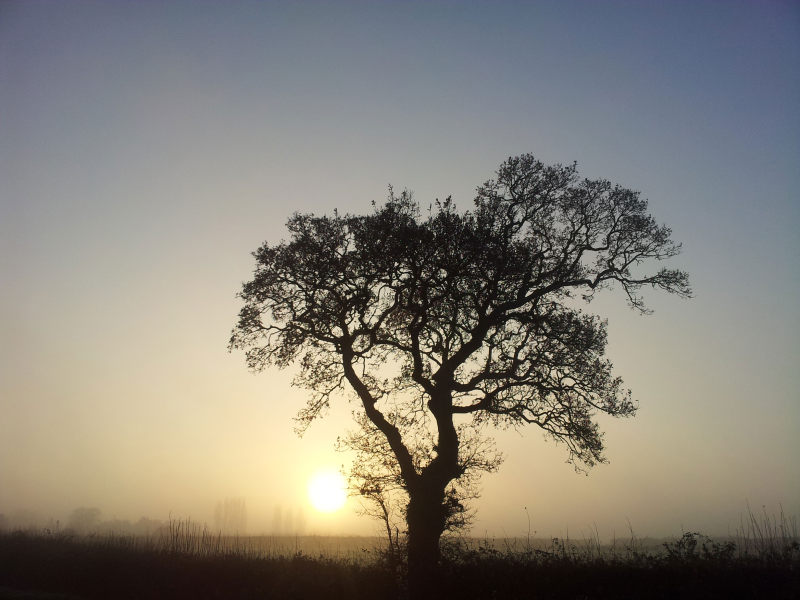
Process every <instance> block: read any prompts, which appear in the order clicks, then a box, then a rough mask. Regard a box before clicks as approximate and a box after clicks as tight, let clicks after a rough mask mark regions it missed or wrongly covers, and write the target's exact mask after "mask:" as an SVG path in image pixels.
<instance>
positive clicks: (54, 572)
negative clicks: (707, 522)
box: [0, 512, 800, 600]
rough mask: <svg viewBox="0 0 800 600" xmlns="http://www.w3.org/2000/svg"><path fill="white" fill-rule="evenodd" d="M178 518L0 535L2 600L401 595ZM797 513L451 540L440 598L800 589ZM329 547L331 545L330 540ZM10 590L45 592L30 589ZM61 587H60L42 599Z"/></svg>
mask: <svg viewBox="0 0 800 600" xmlns="http://www.w3.org/2000/svg"><path fill="white" fill-rule="evenodd" d="M270 541H272V542H274V541H275V540H269V539H267V538H263V537H261V538H256V537H236V536H223V535H221V534H214V533H212V532H210V531H209V530H207V529H206V528H205V527H202V526H200V525H198V524H196V523H193V522H191V521H172V522H170V524H169V526H168V527H167V528H165V529H164V530H163V531H162V532H161V533H160V534H159V535H156V536H151V537H133V536H119V535H102V536H83V537H81V536H75V535H71V534H69V533H56V534H52V533H50V534H47V533H42V532H24V531H14V532H4V533H0V598H28V599H34V598H36V599H38V598H42V599H44V598H48V597H49V598H53V600H55V599H56V598H67V597H69V598H72V599H75V598H78V599H86V600H89V599H94V598H103V599H106V598H130V599H156V598H163V599H167V598H175V599H181V598H193V599H205V598H208V599H211V598H220V599H222V598H225V599H229V598H236V599H249V598H252V599H256V598H258V599H270V598H291V599H298V600H299V599H305V598H322V599H324V600H335V599H345V598H346V599H348V600H350V599H353V600H358V599H361V598H363V599H367V598H370V599H371V598H387V599H392V598H404V595H405V586H404V583H403V572H404V566H403V565H402V564H392V563H391V561H389V560H388V558H387V555H386V553H382V552H380V551H378V550H374V549H370V548H365V549H363V550H361V551H356V550H350V549H348V550H346V551H344V552H341V551H340V550H339V549H337V550H336V552H335V555H333V554H332V553H331V552H319V553H317V554H313V555H312V554H308V553H305V552H303V551H302V550H299V549H298V548H299V546H300V545H301V544H300V541H299V540H296V541H295V548H294V550H292V549H291V547H287V546H286V545H283V546H280V547H279V546H276V545H275V544H274V543H272V544H270V543H269V542H270ZM799 542H800V538H799V537H798V533H797V526H796V522H795V521H793V520H790V519H786V518H785V517H784V515H783V514H781V515H780V516H778V517H774V518H772V517H769V516H768V515H766V513H765V514H762V515H754V514H753V513H752V512H750V513H749V515H748V518H747V519H743V520H742V523H741V527H740V529H739V530H738V531H737V532H736V533H735V535H733V536H731V537H730V538H726V539H722V540H713V539H711V538H708V537H706V536H704V535H701V534H699V533H695V532H687V533H685V534H683V535H682V536H681V537H680V538H677V539H675V540H672V541H669V542H666V543H663V544H662V545H661V546H660V547H657V548H656V547H652V546H651V547H647V545H646V544H645V543H644V542H643V540H640V539H638V538H637V537H636V536H635V535H633V533H631V536H630V539H628V540H626V541H624V542H619V541H617V542H615V543H613V544H610V545H603V544H601V543H600V540H599V538H598V537H597V536H593V537H591V538H589V539H584V540H581V541H577V542H573V541H571V540H568V539H567V540H562V539H553V540H550V541H549V542H544V543H542V542H540V541H536V540H531V539H530V538H523V539H518V540H501V541H500V542H497V541H494V540H481V541H475V540H470V539H465V538H450V539H446V540H444V541H443V560H442V574H441V580H440V588H441V590H442V594H441V597H442V598H450V597H453V598H460V599H465V600H469V599H483V598H495V599H504V598H538V599H542V600H548V599H565V600H566V599H570V600H572V599H587V600H588V599H612V598H613V599H622V598H631V599H632V598H665V599H666V598H689V599H691V598H726V599H727V598H753V599H755V598H777V599H781V598H787V599H788V598H798V597H800V543H799ZM329 549H330V548H329ZM11 590H37V591H38V592H37V593H36V594H33V593H29V594H28V595H24V594H21V593H20V592H12V591H11ZM45 593H49V594H61V595H60V596H46V595H43V594H45Z"/></svg>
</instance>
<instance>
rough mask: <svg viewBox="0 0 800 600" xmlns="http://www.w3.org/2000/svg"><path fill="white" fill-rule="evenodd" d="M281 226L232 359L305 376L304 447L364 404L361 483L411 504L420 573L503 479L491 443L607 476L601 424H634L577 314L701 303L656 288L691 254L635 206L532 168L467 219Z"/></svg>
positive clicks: (260, 266) (565, 172)
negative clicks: (533, 443) (542, 437)
mask: <svg viewBox="0 0 800 600" xmlns="http://www.w3.org/2000/svg"><path fill="white" fill-rule="evenodd" d="M287 227H288V230H289V233H290V240H289V241H288V242H282V243H280V244H275V245H271V244H269V243H265V244H264V245H263V246H261V247H260V248H259V249H258V250H257V251H256V252H255V253H254V256H255V259H256V270H255V272H254V275H253V278H252V280H251V281H249V282H247V283H245V284H244V285H243V288H242V291H241V293H240V297H241V298H242V300H243V301H244V305H243V307H242V309H241V311H240V313H239V319H238V323H237V325H236V327H235V328H234V331H233V334H232V336H231V341H230V347H231V349H234V348H236V349H243V350H245V352H246V358H247V363H248V365H249V366H250V367H251V368H252V369H254V370H261V369H264V368H266V367H268V366H270V365H275V366H278V367H286V366H288V365H290V364H294V363H297V364H299V366H300V372H299V374H298V376H297V378H296V380H295V383H296V384H297V385H300V386H303V387H306V388H308V389H309V390H310V396H309V401H308V404H307V406H306V407H305V408H304V409H302V410H301V411H300V413H299V416H298V418H299V424H300V425H299V427H300V430H301V431H302V430H303V429H304V428H305V427H307V426H308V425H309V424H310V423H311V422H312V421H313V420H314V419H316V418H317V417H319V416H320V415H322V414H324V412H325V411H326V410H327V408H328V406H329V404H330V402H331V399H332V397H333V395H334V394H336V393H338V392H340V391H342V390H345V389H349V390H351V391H352V392H353V393H354V394H355V398H356V401H357V402H358V404H359V408H358V409H357V411H356V415H357V418H356V420H357V423H358V429H357V430H356V431H355V432H354V433H352V434H350V435H349V436H346V437H344V438H343V439H342V441H341V443H342V444H343V445H344V446H345V447H349V448H352V449H354V450H355V451H356V455H357V460H356V463H355V465H354V468H353V472H352V473H351V481H353V483H354V487H355V489H356V490H358V491H362V492H364V493H365V495H366V497H367V498H368V499H370V498H371V499H372V500H374V501H375V500H377V501H378V508H379V509H380V512H381V513H382V512H383V508H385V507H386V506H387V504H386V502H391V501H389V500H387V494H389V495H390V496H391V495H392V494H394V497H395V498H397V495H396V492H397V491H398V490H401V491H402V492H404V493H405V494H407V498H408V502H407V504H406V506H405V518H406V521H407V523H408V527H409V529H408V531H409V552H410V553H413V552H414V551H415V550H414V549H415V548H417V547H418V546H417V545H416V542H415V540H421V539H423V538H424V540H425V541H424V543H421V545H420V546H419V551H420V554H421V555H422V554H425V555H426V558H425V561H427V562H430V561H431V560H435V554H436V552H438V550H434V549H433V548H434V546H438V538H439V535H440V534H441V533H442V531H444V530H446V529H448V528H453V527H461V526H464V525H466V524H468V522H469V510H468V508H467V507H466V504H465V503H466V501H467V500H468V499H469V498H471V497H474V496H475V495H476V486H475V484H476V481H477V477H478V476H479V474H480V473H481V472H486V471H492V470H494V469H496V468H497V467H498V465H499V463H500V455H499V454H497V452H496V451H495V450H494V446H493V444H492V442H491V440H490V439H489V438H488V436H487V433H486V430H487V428H488V427H490V426H500V427H508V426H511V427H520V426H524V425H535V426H538V427H539V428H541V429H542V430H543V431H544V433H545V434H546V435H547V436H549V437H551V438H552V439H554V440H555V441H557V442H559V443H561V444H563V445H564V446H565V448H566V449H567V453H568V458H569V460H570V462H572V463H573V464H574V465H575V466H576V468H579V469H583V468H588V467H591V466H592V465H594V464H596V463H598V462H603V461H604V460H605V459H604V456H603V440H602V433H601V432H600V430H599V427H598V425H597V423H596V422H595V419H594V417H595V415H596V414H597V413H604V414H607V415H610V416H615V417H627V416H631V415H633V414H634V413H635V410H636V405H635V402H634V401H633V399H632V397H631V392H630V390H626V389H624V388H623V385H622V380H621V379H620V378H619V377H617V376H615V375H614V374H613V373H612V365H611V363H610V361H608V360H607V359H605V358H604V353H605V348H606V323H605V322H604V321H602V320H600V319H599V318H598V317H596V316H593V315H589V314H586V313H584V312H583V311H582V310H581V309H580V303H581V301H584V302H589V301H591V299H592V298H593V296H594V294H595V293H597V291H599V290H601V289H604V288H608V287H611V286H618V287H619V288H621V289H622V291H623V292H624V294H625V296H626V297H627V300H628V303H629V305H630V306H631V307H632V308H634V309H635V310H638V311H639V312H647V310H648V309H647V308H646V306H645V304H644V301H643V298H642V295H641V291H642V289H643V288H645V287H651V288H658V289H661V290H664V291H667V292H670V293H675V294H677V295H679V296H684V297H685V296H689V295H690V293H691V290H690V288H689V284H688V276H687V274H686V273H684V272H683V271H679V270H675V269H669V268H661V269H658V270H656V271H655V272H649V273H648V272H647V271H646V269H647V268H648V266H649V265H650V264H651V263H653V262H659V261H662V260H665V259H669V258H672V257H674V256H676V255H677V254H678V253H679V251H680V245H679V244H676V243H675V242H673V241H672V240H671V239H670V235H671V232H670V229H669V228H668V227H666V226H664V225H659V224H657V223H656V221H655V220H654V219H653V217H652V216H650V215H649V214H648V212H647V202H646V201H645V200H643V199H642V198H640V196H639V194H638V193H637V192H634V191H631V190H628V189H625V188H622V187H620V186H617V185H613V184H611V183H610V182H608V181H606V180H589V179H581V178H579V176H578V174H577V169H576V167H575V165H574V164H573V165H568V166H563V165H554V166H546V165H544V164H542V163H541V162H539V161H537V160H536V159H535V158H534V157H533V156H531V155H522V156H519V157H512V158H509V159H508V160H506V161H505V162H504V163H503V164H502V165H501V166H500V168H499V169H498V171H497V174H496V178H495V179H492V180H489V181H487V182H486V183H485V184H484V185H482V186H480V187H479V188H478V190H477V196H476V198H475V206H474V208H473V209H472V210H471V211H464V212H460V211H458V210H457V209H456V206H455V204H454V203H453V202H452V200H451V199H450V198H448V199H446V200H445V201H443V202H439V201H437V202H436V205H435V207H434V206H433V205H431V207H430V211H429V213H428V215H427V217H425V216H422V215H421V212H420V209H419V206H418V204H417V203H416V202H415V201H414V200H413V198H412V196H411V194H410V193H408V192H403V193H401V194H400V195H396V194H394V192H393V191H391V190H390V194H389V198H388V200H387V202H386V203H385V204H384V205H382V206H376V207H375V209H374V212H373V213H372V214H368V215H340V214H338V213H337V212H335V213H334V214H333V215H332V216H315V215H309V214H295V215H294V216H293V217H292V218H291V219H290V220H289V222H288V225H287ZM401 497H402V495H401ZM381 502H384V505H383V508H381V504H380V503H381ZM379 516H380V513H379ZM423 546H424V547H425V548H423ZM423 550H424V551H423Z"/></svg>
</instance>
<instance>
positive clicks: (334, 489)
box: [308, 470, 347, 513]
mask: <svg viewBox="0 0 800 600" xmlns="http://www.w3.org/2000/svg"><path fill="white" fill-rule="evenodd" d="M308 499H309V500H310V501H311V505H312V506H313V507H314V508H316V509H317V510H318V511H319V512H323V513H332V512H335V511H337V510H339V509H340V508H342V506H344V503H345V501H346V500H347V482H346V481H345V479H344V477H343V476H342V474H341V473H339V472H338V471H333V470H326V471H317V472H316V473H315V474H314V475H312V477H311V479H309V480H308Z"/></svg>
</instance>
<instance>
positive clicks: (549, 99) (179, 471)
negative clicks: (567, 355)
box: [0, 0, 800, 535]
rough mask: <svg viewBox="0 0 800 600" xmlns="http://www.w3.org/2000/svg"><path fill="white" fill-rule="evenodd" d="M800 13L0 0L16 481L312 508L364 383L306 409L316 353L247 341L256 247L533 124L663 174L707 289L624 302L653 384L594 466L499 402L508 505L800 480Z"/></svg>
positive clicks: (664, 202)
mask: <svg viewBox="0 0 800 600" xmlns="http://www.w3.org/2000/svg"><path fill="white" fill-rule="evenodd" d="M799 40H800V9H798V6H797V4H795V3H792V2H570V1H567V2H530V3H522V2H519V3H518V2H458V3H456V2H432V3H423V2H403V3H399V2H397V3H395V2H370V3H368V2H352V3H347V2H341V3H324V2H303V3H288V2H287V3H281V2H225V3H222V2H219V3H212V2H191V3H190V2H77V1H71V0H67V1H64V2H58V3H56V2H36V1H29V2H8V1H5V2H0V181H2V184H1V185H0V211H1V212H0V256H2V258H0V269H2V273H1V274H2V279H3V282H4V283H3V285H2V291H0V309H1V310H2V313H1V314H2V319H1V320H0V339H2V345H0V363H1V364H0V412H2V415H3V418H2V419H0V512H4V513H6V514H12V513H14V512H15V511H18V510H21V509H30V510H34V511H38V512H39V513H41V514H45V515H47V514H54V513H58V512H59V511H61V512H62V513H63V512H64V511H68V510H70V509H71V508H74V507H75V506H79V505H97V506H99V507H101V508H102V509H103V511H104V513H105V514H106V515H108V516H110V515H118V516H122V517H125V518H138V516H140V515H142V514H146V515H148V516H152V517H162V518H163V517H165V516H166V515H167V514H168V513H169V511H172V512H173V513H175V512H179V513H183V514H192V515H194V516H197V517H199V518H206V515H207V514H210V512H211V510H212V509H213V505H214V503H215V502H216V501H218V500H220V499H222V498H224V497H226V496H243V497H245V498H246V499H247V502H248V508H249V511H250V514H251V521H252V524H253V527H254V528H259V527H260V528H269V527H270V518H271V516H272V515H273V513H274V509H275V507H276V506H283V507H285V508H287V509H288V507H290V506H293V507H295V510H296V511H300V507H301V506H302V503H303V502H304V501H305V500H304V498H303V493H304V492H303V486H304V485H305V481H306V480H307V478H308V477H309V476H310V474H311V473H312V472H313V471H314V470H315V469H316V468H318V467H322V466H330V465H334V466H336V465H339V464H341V463H342V462H346V457H343V456H339V455H336V454H335V453H333V450H332V448H333V441H334V440H335V437H336V435H337V434H338V433H340V432H341V431H342V430H343V429H345V428H346V427H347V422H348V418H349V407H348V406H347V403H346V400H344V399H343V400H342V402H341V406H339V407H336V408H335V409H334V410H333V411H332V413H331V415H330V416H329V417H328V418H327V420H326V421H325V422H324V423H321V424H320V425H318V426H316V427H315V428H312V430H311V431H309V433H308V434H306V436H305V437H304V438H303V439H297V438H296V437H294V435H293V433H292V422H291V417H292V415H293V414H294V413H295V411H296V410H297V409H298V408H300V407H301V406H302V398H303V395H302V394H303V392H302V391H301V390H295V389H292V388H290V386H289V381H290V379H291V374H290V373H283V372H270V373H266V374H262V375H259V376H257V377H256V376H253V375H251V374H249V373H247V371H246V369H245V366H244V361H243V358H242V357H241V356H239V355H236V354H234V355H229V354H228V353H227V351H226V341H227V337H228V334H229V332H230V328H231V327H232V325H233V322H234V318H235V314H236V311H237V310H238V304H237V301H236V299H235V297H234V295H235V293H236V291H237V289H238V287H239V285H240V283H241V282H242V281H243V280H245V279H246V278H247V277H248V275H249V273H250V271H251V269H252V266H253V265H252V259H251V257H250V256H249V253H250V252H251V251H253V250H254V249H255V248H256V247H257V246H258V245H259V244H260V243H261V242H263V241H264V240H269V241H271V242H276V241H279V240H280V239H281V238H282V237H284V236H285V233H284V224H285V222H286V219H287V218H288V217H289V216H290V215H291V213H292V212H294V211H301V212H317V213H330V212H332V211H333V209H334V208H338V209H339V210H340V211H351V212H363V211H367V210H370V202H371V201H372V200H376V201H380V200H382V199H383V198H384V197H385V195H386V190H387V186H388V185H389V184H392V185H394V186H395V188H399V189H402V188H403V187H408V188H410V189H412V190H414V191H415V194H416V197H417V199H418V200H419V201H420V202H421V203H427V202H430V201H432V200H433V199H435V198H437V197H438V198H442V197H445V196H447V195H451V194H452V195H453V197H454V199H455V200H456V202H457V204H458V205H459V206H461V207H464V208H468V207H469V205H470V203H471V199H472V196H473V193H474V189H475V187H476V186H477V185H479V184H480V183H482V182H483V181H484V180H486V179H488V178H489V177H491V175H492V173H493V171H494V169H495V168H496V167H497V166H498V165H499V163H500V162H501V161H502V160H503V159H504V158H506V157H507V156H510V155H513V154H518V153H522V152H533V153H534V154H536V155H537V156H538V157H539V158H541V159H542V160H544V161H545V162H571V161H573V160H577V161H578V163H579V168H580V169H581V173H582V174H584V175H586V176H589V177H606V178H609V179H611V180H612V181H615V182H618V183H620V184H622V185H625V186H627V187H631V188H634V189H638V190H641V191H642V193H643V195H644V196H646V197H648V198H649V199H650V202H651V209H652V212H653V214H654V215H655V216H656V218H657V219H659V220H661V221H664V222H666V223H668V224H669V225H670V226H672V228H673V231H674V237H675V238H676V239H678V240H680V241H682V242H683V243H684V252H683V254H682V255H681V257H679V259H677V260H676V261H675V266H680V267H682V268H685V269H686V270H688V271H689V272H690V274H691V276H692V283H693V287H694V289H695V290H696V297H695V298H694V299H693V300H691V301H688V302H683V301H679V300H677V299H675V298H669V297H658V296H656V295H652V294H651V295H650V297H649V299H650V304H651V306H652V307H653V308H655V310H656V312H655V314H654V315H652V316H650V317H644V318H643V317H639V316H637V315H635V314H632V313H631V312H630V311H628V310H627V309H626V308H625V306H624V300H623V299H622V298H621V297H620V296H619V295H614V294H607V295H606V297H604V298H601V299H599V300H598V301H597V302H596V303H593V304H592V305H591V307H590V308H591V309H592V310H593V311H597V312H598V313H599V314H602V315H604V316H607V317H608V318H609V337H610V347H609V355H610V356H611V358H612V360H614V362H615V365H616V366H617V370H618V372H619V374H620V375H622V376H623V378H624V379H625V381H626V383H627V384H628V385H629V386H630V387H631V388H632V389H633V391H634V395H635V397H636V398H638V399H639V401H640V406H641V408H640V414H639V415H638V416H637V417H636V418H635V419H633V420H629V421H625V422H610V423H604V426H605V427H606V430H607V432H608V434H607V443H608V448H609V457H610V458H611V464H609V465H605V466H601V467H598V468H597V469H595V470H594V471H593V472H592V473H591V474H590V475H589V476H588V477H583V476H579V475H575V474H574V473H573V472H572V470H571V469H570V467H569V466H567V465H564V464H563V460H564V458H565V455H564V453H563V451H562V450H561V449H559V448H558V447H554V446H552V444H547V443H545V442H543V441H542V440H541V436H540V435H539V433H538V432H536V431H533V430H528V431H525V432H522V435H518V434H516V433H513V432H510V433H509V432H505V433H501V434H499V435H498V446H499V447H500V449H501V450H504V451H505V453H506V455H507V459H506V463H505V465H504V467H503V468H502V469H501V471H500V473H498V474H496V475H491V476H488V477H486V478H485V479H484V481H483V488H484V493H483V498H482V500H481V501H480V502H479V504H478V507H479V515H478V519H479V520H478V523H477V526H476V527H477V529H480V533H483V532H484V531H486V532H490V533H491V534H496V535H502V534H503V533H506V534H508V535H512V534H514V533H518V532H521V531H523V530H524V529H526V528H527V519H526V516H525V514H524V512H523V510H522V508H523V507H524V506H527V507H528V509H529V511H530V512H531V518H532V520H533V521H534V524H535V525H537V524H538V525H537V530H538V531H540V532H542V533H545V534H550V533H553V534H558V533H559V532H560V531H562V530H563V528H565V527H570V528H571V530H572V531H580V529H581V528H582V527H585V526H588V525H589V524H591V523H597V524H598V526H599V527H600V528H601V530H602V531H601V534H602V535H610V534H611V532H612V531H617V532H619V531H621V530H625V531H626V527H627V526H626V520H627V519H630V520H631V522H632V524H633V525H634V526H635V527H636V529H637V530H639V531H641V532H642V533H652V534H657V535H660V534H665V533H666V534H669V533H675V534H679V533H680V528H681V527H686V528H688V529H692V530H694V529H700V530H713V531H722V532H724V531H726V528H728V529H729V528H730V527H732V526H735V525H736V524H738V517H739V514H740V513H741V512H742V511H744V510H746V503H747V502H749V503H750V504H751V505H753V506H761V505H762V504H763V505H766V506H768V507H769V509H770V510H776V509H777V507H778V504H779V503H782V504H783V506H784V508H785V509H786V510H787V511H788V512H791V513H793V514H797V513H798V512H800V483H798V480H797V477H796V464H795V463H796V456H798V454H800V444H799V443H798V442H797V440H798V439H800V436H798V429H800V402H798V400H800V398H799V397H798V389H800V378H799V377H798V365H800V320H799V319H798V310H797V306H798V304H799V302H798V301H799V300H800V272H799V271H798V268H797V264H798V261H799V260H800V242H799V241H798V240H799V239H800V238H799V236H798V234H797V230H798V225H800V199H798V191H797V190H798V189H800V170H799V169H798V168H797V165H798V164H800V118H798V116H797V115H798V114H800V111H798V108H799V107H800V75H798V73H800V69H798V67H800V41H799ZM287 455H288V456H292V461H286V460H280V461H279V460H276V458H275V457H276V456H279V457H283V456H287ZM350 509H352V507H349V509H348V510H350ZM304 510H305V511H306V512H305V513H304V514H305V515H306V516H305V517H304V519H305V521H304V522H305V523H306V524H307V527H309V528H314V527H316V528H318V529H320V530H325V528H327V529H329V530H331V531H359V532H365V531H366V532H369V531H371V528H372V525H371V524H369V523H364V521H363V520H359V519H357V518H356V517H355V516H353V515H351V514H349V513H347V514H345V513H346V511H345V513H341V514H339V515H338V516H329V517H325V518H324V519H323V518H322V517H320V516H316V515H314V514H313V512H312V509H310V508H308V507H306V508H305V509H304ZM351 512H352V511H351ZM315 519H316V520H315Z"/></svg>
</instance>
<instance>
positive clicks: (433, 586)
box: [407, 486, 446, 600]
mask: <svg viewBox="0 0 800 600" xmlns="http://www.w3.org/2000/svg"><path fill="white" fill-rule="evenodd" d="M436 487H439V486H436ZM443 501H444V489H441V490H439V489H423V490H418V491H415V492H412V493H410V494H409V502H408V513H407V523H408V591H409V597H410V599H411V600H432V599H434V598H439V597H441V595H440V589H439V575H440V574H439V538H440V537H441V535H442V532H444V527H445V521H446V511H445V507H444V504H443Z"/></svg>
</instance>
